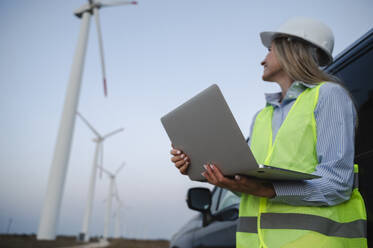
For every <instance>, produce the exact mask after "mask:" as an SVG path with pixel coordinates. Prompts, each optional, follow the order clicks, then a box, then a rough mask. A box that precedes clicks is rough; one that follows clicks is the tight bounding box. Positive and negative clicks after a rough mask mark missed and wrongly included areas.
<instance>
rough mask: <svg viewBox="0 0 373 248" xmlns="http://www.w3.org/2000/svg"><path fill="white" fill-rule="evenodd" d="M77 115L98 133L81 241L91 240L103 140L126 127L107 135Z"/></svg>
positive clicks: (101, 164)
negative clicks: (90, 232) (92, 217)
mask: <svg viewBox="0 0 373 248" xmlns="http://www.w3.org/2000/svg"><path fill="white" fill-rule="evenodd" d="M77 115H78V116H79V117H80V118H81V119H82V121H83V122H84V123H85V124H86V125H87V126H88V127H89V129H91V131H92V132H93V133H94V134H95V135H96V138H95V139H93V141H94V142H96V149H95V154H94V157H93V165H92V171H91V177H90V181H89V188H88V196H87V202H86V207H85V211H84V219H83V227H82V232H81V233H80V234H79V240H80V241H85V242H88V241H89V226H90V222H91V214H92V206H93V198H94V192H95V185H96V173H97V167H98V166H97V165H98V162H99V161H98V157H99V155H100V158H101V161H100V167H103V159H104V144H103V142H104V141H105V139H107V138H109V137H111V136H113V135H115V134H117V133H119V132H122V131H123V130H124V129H123V128H119V129H117V130H114V131H112V132H110V133H108V134H106V135H101V134H100V133H99V132H98V131H96V130H95V129H94V128H93V126H92V125H91V124H90V123H89V122H88V121H87V120H86V119H85V118H84V117H83V115H81V114H80V113H79V112H77Z"/></svg>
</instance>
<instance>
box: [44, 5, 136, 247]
mask: <svg viewBox="0 0 373 248" xmlns="http://www.w3.org/2000/svg"><path fill="white" fill-rule="evenodd" d="M128 4H137V2H135V1H113V2H106V3H103V2H95V1H93V0H89V1H88V4H85V5H83V6H82V7H80V8H79V9H77V10H76V11H75V12H74V13H75V15H76V16H77V17H79V18H81V19H82V24H81V27H80V34H79V38H78V45H77V47H76V50H75V56H74V60H73V64H72V67H71V72H70V79H69V84H68V87H67V91H66V96H65V103H64V107H63V112H62V117H61V121H60V128H59V131H58V137H57V142H56V146H55V149H54V155H53V161H52V165H51V168H50V171H49V177H48V184H47V192H46V195H45V198H44V203H43V208H42V212H41V216H40V223H39V230H38V234H37V239H38V240H54V239H56V229H57V223H58V218H59V214H60V210H61V202H62V195H63V189H64V184H65V179H66V172H67V163H68V160H69V156H70V150H71V142H72V136H73V132H74V123H75V113H76V110H77V105H78V102H79V92H80V86H81V81H82V73H83V66H84V58H85V52H86V48H87V40H88V30H89V29H88V28H89V22H90V19H91V15H92V14H93V15H94V16H95V20H96V25H97V31H98V32H97V33H98V37H99V38H98V40H99V46H100V56H101V66H102V73H103V82H104V94H105V96H106V95H107V86H106V76H105V64H104V54H103V45H102V36H101V28H100V20H99V14H98V10H99V9H100V8H103V7H109V6H117V5H128Z"/></svg>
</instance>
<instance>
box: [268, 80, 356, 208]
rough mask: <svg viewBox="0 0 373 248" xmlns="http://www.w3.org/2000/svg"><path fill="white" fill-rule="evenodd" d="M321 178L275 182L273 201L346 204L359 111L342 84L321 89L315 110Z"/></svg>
mask: <svg viewBox="0 0 373 248" xmlns="http://www.w3.org/2000/svg"><path fill="white" fill-rule="evenodd" d="M314 114H315V119H316V125H317V144H316V150H317V159H318V162H319V164H318V165H317V166H316V171H315V172H314V173H313V174H315V175H319V176H321V178H319V179H312V180H305V181H301V182H275V183H273V186H274V189H275V191H276V197H274V198H272V199H271V201H275V202H282V203H286V204H289V205H306V206H323V205H325V206H332V205H337V204H339V203H342V202H344V201H347V200H348V199H349V198H350V195H351V192H352V185H353V178H354V174H353V173H354V170H353V164H354V135H355V120H356V111H355V107H354V104H353V102H352V100H351V98H350V96H349V93H348V92H347V91H346V90H345V89H344V88H342V87H341V86H340V85H338V84H335V83H326V84H324V85H322V86H321V87H320V91H319V100H318V103H317V106H316V108H315V112H314Z"/></svg>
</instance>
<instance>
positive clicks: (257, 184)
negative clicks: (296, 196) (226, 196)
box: [202, 164, 276, 198]
mask: <svg viewBox="0 0 373 248" xmlns="http://www.w3.org/2000/svg"><path fill="white" fill-rule="evenodd" d="M204 168H205V170H206V171H205V172H203V173H202V176H204V177H205V178H206V179H207V181H208V182H209V183H211V184H213V185H216V186H218V187H221V188H226V189H228V190H230V191H235V192H240V193H244V194H250V195H255V196H259V197H268V198H273V197H275V196H276V192H275V190H274V188H273V185H272V184H271V183H269V182H265V181H261V180H257V179H252V178H248V177H245V176H239V175H236V176H235V177H234V179H229V178H227V177H225V176H224V175H223V174H222V172H221V171H220V169H219V168H218V167H217V166H216V165H215V164H206V165H204Z"/></svg>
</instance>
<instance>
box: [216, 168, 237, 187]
mask: <svg viewBox="0 0 373 248" xmlns="http://www.w3.org/2000/svg"><path fill="white" fill-rule="evenodd" d="M210 168H211V171H212V173H213V175H214V177H215V178H216V180H217V182H218V184H219V185H221V186H222V187H225V188H228V189H232V188H235V187H236V186H237V182H236V181H235V180H232V179H230V178H228V177H225V176H224V175H223V173H222V172H221V170H220V169H219V167H218V166H216V165H215V164H210Z"/></svg>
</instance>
